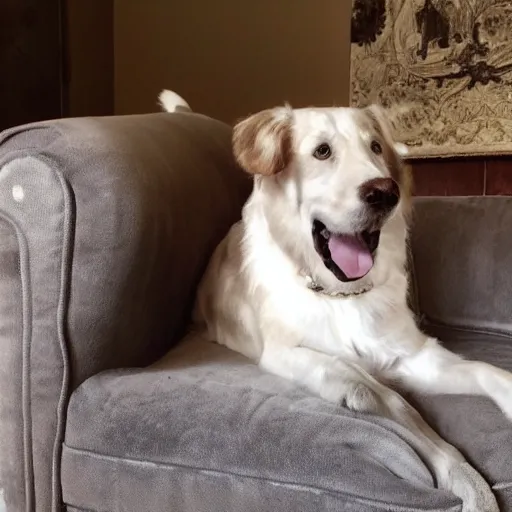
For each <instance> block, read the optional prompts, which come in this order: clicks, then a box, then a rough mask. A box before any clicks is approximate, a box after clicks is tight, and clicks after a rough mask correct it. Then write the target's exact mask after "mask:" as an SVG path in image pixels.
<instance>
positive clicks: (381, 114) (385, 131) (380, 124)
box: [364, 104, 409, 157]
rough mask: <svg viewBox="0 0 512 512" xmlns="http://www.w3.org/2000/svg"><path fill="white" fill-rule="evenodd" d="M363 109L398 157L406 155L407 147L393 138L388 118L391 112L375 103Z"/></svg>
mask: <svg viewBox="0 0 512 512" xmlns="http://www.w3.org/2000/svg"><path fill="white" fill-rule="evenodd" d="M364 110H365V112H366V113H367V114H368V116H369V117H370V119H371V120H372V122H373V124H374V126H375V127H376V128H377V130H378V131H379V132H380V133H381V134H382V136H383V137H384V138H385V139H386V142H387V143H388V144H389V145H390V147H392V148H393V149H394V150H395V152H396V153H397V154H398V155H399V156H400V157H405V156H407V154H408V153H409V148H408V147H407V146H406V145H405V144H402V143H401V142H395V140H394V138H393V128H392V126H391V122H390V120H389V118H390V115H391V113H389V112H386V111H385V110H384V108H383V107H381V106H380V105H376V104H373V105H369V106H368V107H366V108H365V109H364Z"/></svg>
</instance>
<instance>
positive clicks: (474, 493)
mask: <svg viewBox="0 0 512 512" xmlns="http://www.w3.org/2000/svg"><path fill="white" fill-rule="evenodd" d="M444 484H445V485H443V487H445V488H446V489H447V490H450V491H451V492H453V494H455V495H456V496H458V497H459V498H460V499H461V500H462V510H463V512H500V509H499V507H498V503H497V502H496V498H495V496H494V494H493V492H492V490H491V488H490V487H489V484H488V483H487V482H486V481H485V480H484V478H483V477H482V476H481V475H480V473H478V471H477V470H476V469H474V468H473V467H472V466H470V465H469V464H468V463H467V462H461V463H457V464H456V465H455V466H453V467H452V468H451V469H450V471H449V472H448V476H447V479H446V482H444Z"/></svg>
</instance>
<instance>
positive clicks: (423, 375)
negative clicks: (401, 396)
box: [391, 333, 512, 420]
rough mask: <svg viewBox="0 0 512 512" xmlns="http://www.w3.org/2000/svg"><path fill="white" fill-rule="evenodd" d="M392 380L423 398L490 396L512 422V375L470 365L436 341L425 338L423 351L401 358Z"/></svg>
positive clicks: (489, 366) (474, 363)
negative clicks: (451, 395) (426, 396)
mask: <svg viewBox="0 0 512 512" xmlns="http://www.w3.org/2000/svg"><path fill="white" fill-rule="evenodd" d="M418 335H419V336H424V335H423V334H421V333H419V334H418ZM391 377H392V378H396V379H397V380H398V382H399V383H400V385H401V386H402V387H403V388H404V389H407V390H411V391H416V392H418V393H423V394H425V393H427V394H467V395H486V396H489V397H490V398H491V399H492V400H494V402H495V403H496V404H497V405H498V406H499V407H500V408H501V410H502V411H503V412H504V413H505V414H506V415H507V416H508V418H510V419H511V420H512V374H511V373H509V372H507V371H505V370H502V369H500V368H497V367H495V366H492V365H490V364H487V363H483V362H480V361H467V360H465V359H463V358H462V357H460V356H458V355H457V354H454V353H453V352H450V351H449V350H447V349H445V348H444V347H442V346H441V345H439V343H438V342H437V340H435V339H433V338H427V337H426V336H425V343H424V344H423V346H422V348H421V349H420V350H419V351H418V352H416V353H414V354H412V355H411V356H408V357H404V358H402V359H401V360H400V361H399V363H398V364H397V365H396V366H395V367H394V368H393V370H392V375H391Z"/></svg>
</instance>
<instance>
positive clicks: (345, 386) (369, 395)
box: [322, 380, 382, 414]
mask: <svg viewBox="0 0 512 512" xmlns="http://www.w3.org/2000/svg"><path fill="white" fill-rule="evenodd" d="M322 398H324V399H327V400H329V402H333V403H335V404H337V405H339V406H341V407H345V408H347V409H350V410H351V411H358V412H368V413H374V414H377V413H378V412H379V411H380V410H381V408H382V400H381V398H380V396H379V395H378V394H377V393H375V392H374V391H373V390H372V389H370V388H369V387H368V386H367V385H366V384H363V383H362V382H357V381H354V382H351V381H349V382H347V381H345V380H343V381H340V382H330V383H329V385H328V386H326V388H325V389H324V392H323V396H322Z"/></svg>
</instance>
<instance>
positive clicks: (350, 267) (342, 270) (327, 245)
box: [312, 178, 400, 282]
mask: <svg viewBox="0 0 512 512" xmlns="http://www.w3.org/2000/svg"><path fill="white" fill-rule="evenodd" d="M359 196H360V198H361V201H362V202H363V204H364V210H365V211H364V214H363V215H364V217H365V221H364V226H365V227H366V229H363V230H362V231H357V232H354V233H335V232H332V231H329V229H328V228H327V227H326V225H325V224H324V223H323V222H321V221H320V220H318V219H315V220H314V221H313V228H312V235H313V243H314V246H315V249H316V252H317V253H318V255H319V256H320V257H321V258H322V261H323V262H324V265H325V266H326V267H327V268H328V269H329V270H330V271H331V272H332V273H333V274H334V275H335V277H336V278H337V279H338V280H340V281H343V282H350V281H356V280H358V279H361V278H362V277H364V276H365V275H366V274H368V272H370V270H371V269H372V268H373V264H374V262H375V255H376V251H377V248H378V246H379V241H380V230H381V227H382V225H383V223H384V221H385V219H386V218H387V217H388V215H389V214H390V213H391V212H392V211H393V209H394V208H395V207H396V205H397V204H398V202H399V201H400V188H399V186H398V184H397V183H396V182H395V181H394V180H393V179H391V178H374V179H372V180H368V181H366V182H365V183H363V184H362V185H361V186H360V188H359Z"/></svg>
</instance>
